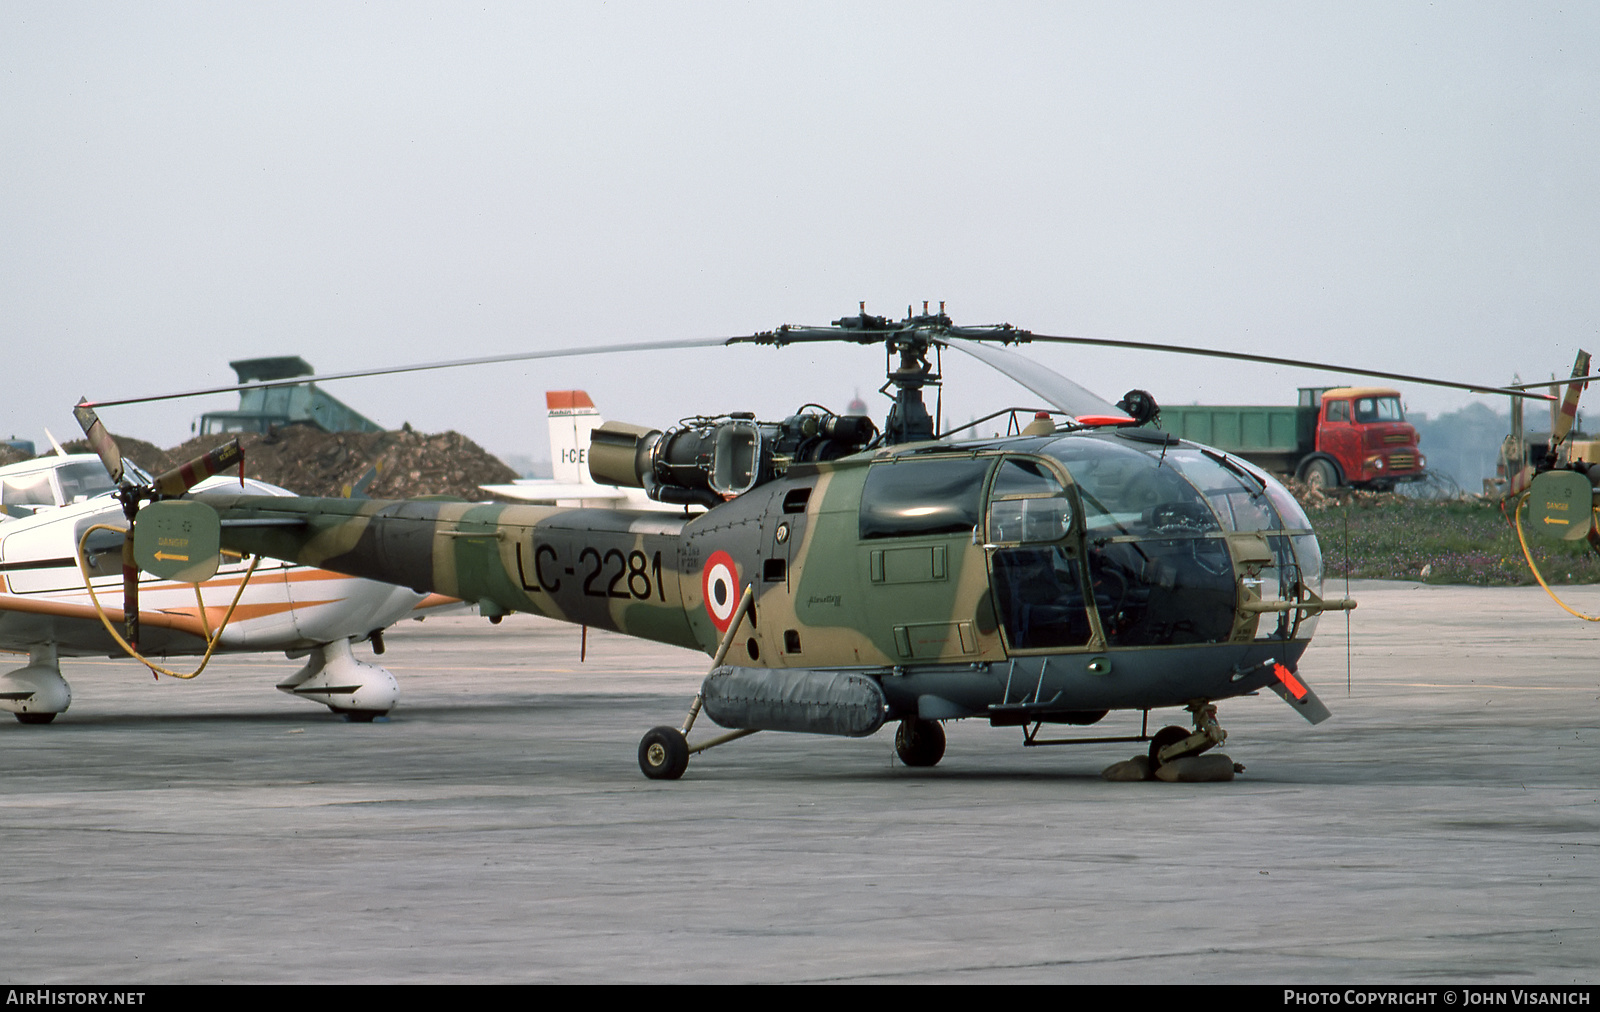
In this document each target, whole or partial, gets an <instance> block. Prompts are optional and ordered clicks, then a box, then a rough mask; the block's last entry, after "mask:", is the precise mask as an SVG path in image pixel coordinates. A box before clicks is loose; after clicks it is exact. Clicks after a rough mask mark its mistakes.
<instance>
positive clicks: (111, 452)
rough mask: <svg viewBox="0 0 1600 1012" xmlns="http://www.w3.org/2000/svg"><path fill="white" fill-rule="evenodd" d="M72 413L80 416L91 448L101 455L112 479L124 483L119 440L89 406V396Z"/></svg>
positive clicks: (80, 421) (79, 422) (101, 459)
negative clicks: (114, 437) (108, 430)
mask: <svg viewBox="0 0 1600 1012" xmlns="http://www.w3.org/2000/svg"><path fill="white" fill-rule="evenodd" d="M72 413H73V414H74V415H76V416H78V424H79V425H81V426H83V435H84V438H85V439H87V440H88V441H89V446H90V448H91V449H93V450H94V452H95V453H98V454H99V455H100V462H101V463H102V464H104V465H105V466H106V470H107V471H109V472H111V480H112V481H113V482H115V483H116V484H118V485H120V484H122V451H120V450H118V449H117V441H116V440H115V439H112V438H111V433H109V432H107V431H106V427H105V426H104V425H103V424H101V422H100V416H99V415H96V414H95V413H94V408H91V407H89V403H88V398H87V397H86V398H84V399H83V400H81V401H79V402H78V406H77V407H75V408H73V409H72Z"/></svg>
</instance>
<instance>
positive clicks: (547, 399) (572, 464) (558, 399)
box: [544, 390, 604, 485]
mask: <svg viewBox="0 0 1600 1012" xmlns="http://www.w3.org/2000/svg"><path fill="white" fill-rule="evenodd" d="M544 403H545V407H546V408H547V409H548V410H549V412H550V471H551V476H552V477H553V478H554V479H555V480H556V481H557V482H560V483H562V484H570V485H593V484H594V483H595V480H594V479H593V478H591V477H590V476H589V434H590V433H591V432H593V431H594V430H595V429H597V428H599V427H600V423H601V422H602V421H604V419H602V418H601V417H600V411H599V409H597V408H596V407H595V406H594V401H592V400H590V399H589V395H588V394H587V393H585V392H584V391H582V390H547V391H545V395H544Z"/></svg>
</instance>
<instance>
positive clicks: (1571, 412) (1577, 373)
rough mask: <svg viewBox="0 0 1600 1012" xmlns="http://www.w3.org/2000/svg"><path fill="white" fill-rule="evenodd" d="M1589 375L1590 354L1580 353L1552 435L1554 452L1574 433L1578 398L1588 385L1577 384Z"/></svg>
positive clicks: (1573, 366) (1551, 441) (1551, 442)
mask: <svg viewBox="0 0 1600 1012" xmlns="http://www.w3.org/2000/svg"><path fill="white" fill-rule="evenodd" d="M1588 373H1589V353H1588V352H1586V351H1580V352H1578V360H1577V361H1576V362H1574V363H1573V365H1572V380H1569V381H1568V382H1567V393H1566V396H1564V397H1562V398H1561V411H1560V413H1559V414H1557V415H1556V420H1555V425H1554V427H1553V429H1552V431H1551V433H1550V447H1551V450H1552V451H1554V449H1555V447H1557V446H1560V445H1561V444H1562V443H1563V442H1565V441H1566V438H1567V435H1568V434H1569V433H1570V432H1572V424H1573V422H1574V421H1575V420H1576V419H1577V417H1578V397H1579V396H1580V395H1581V394H1582V393H1583V388H1584V387H1586V386H1588V384H1587V383H1581V382H1576V381H1578V380H1580V379H1582V378H1583V377H1584V376H1587V375H1588Z"/></svg>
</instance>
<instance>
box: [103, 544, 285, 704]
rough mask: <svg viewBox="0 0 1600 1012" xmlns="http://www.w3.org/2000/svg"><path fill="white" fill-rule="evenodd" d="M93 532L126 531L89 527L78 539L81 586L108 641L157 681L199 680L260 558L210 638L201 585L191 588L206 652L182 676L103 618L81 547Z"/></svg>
mask: <svg viewBox="0 0 1600 1012" xmlns="http://www.w3.org/2000/svg"><path fill="white" fill-rule="evenodd" d="M94 531H116V532H117V533H118V534H121V535H122V536H123V537H127V534H128V529H127V528H126V527H113V526H111V525H110V524H92V525H90V526H89V527H87V528H85V529H84V532H83V536H82V537H80V538H78V549H77V560H78V572H79V573H81V574H82V575H83V585H84V587H85V588H86V589H87V590H88V591H89V600H91V601H93V602H94V611H95V614H96V615H99V616H100V622H101V624H102V625H104V626H105V627H106V632H108V633H110V634H111V638H112V639H114V640H116V641H117V645H118V646H120V647H122V649H123V651H124V652H125V653H127V655H128V656H129V657H132V658H133V659H134V660H136V661H138V662H139V663H140V664H143V665H144V666H145V667H147V668H149V669H150V670H151V672H153V673H154V674H155V675H157V676H158V677H159V676H161V675H169V676H171V677H173V678H194V677H196V676H198V675H199V674H200V672H202V671H204V670H205V669H206V665H207V664H210V663H211V654H212V653H213V652H214V651H215V650H216V649H217V644H218V643H220V642H222V631H223V630H224V629H226V628H228V620H229V619H231V618H233V610H234V609H235V608H237V607H238V606H239V601H240V600H241V599H242V598H243V597H244V589H245V588H246V587H248V586H249V585H250V577H252V576H254V575H255V572H256V567H257V566H259V565H260V564H261V556H259V555H257V556H256V557H255V558H254V559H253V560H252V561H251V563H250V568H249V569H248V570H246V571H245V574H244V579H243V580H240V581H239V592H238V593H237V594H234V595H233V603H232V604H230V605H228V610H227V612H226V613H225V614H224V615H223V616H222V624H221V625H220V626H218V627H217V632H216V635H215V636H213V635H212V634H211V620H210V618H209V616H207V615H206V602H205V598H203V597H201V596H200V585H199V584H198V583H197V584H195V585H194V599H195V601H196V602H197V603H198V604H199V606H200V628H201V629H202V630H203V631H204V632H205V640H206V652H205V656H204V657H202V658H201V659H200V666H199V667H198V668H195V669H194V670H193V671H191V672H189V673H188V674H187V675H185V674H183V673H181V672H177V671H173V670H171V669H169V668H164V667H162V666H161V665H159V664H157V663H155V662H154V661H152V660H150V659H149V658H147V657H145V656H144V655H143V654H141V653H140V652H139V651H137V650H135V649H134V648H133V646H132V645H130V644H129V643H128V641H127V640H125V639H123V638H122V634H121V633H119V632H117V627H116V626H115V625H113V624H112V622H111V619H109V618H107V617H106V610H105V608H104V607H102V606H101V604H100V595H98V594H96V593H95V592H94V581H93V580H91V579H90V578H89V565H88V563H87V562H86V561H85V558H84V545H85V544H87V543H88V541H89V535H90V534H91V533H93V532H94ZM127 606H128V602H126V601H124V602H123V612H124V614H126V612H127Z"/></svg>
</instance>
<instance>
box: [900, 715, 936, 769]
mask: <svg viewBox="0 0 1600 1012" xmlns="http://www.w3.org/2000/svg"><path fill="white" fill-rule="evenodd" d="M894 750H895V752H897V753H898V754H899V756H900V761H901V762H903V763H905V764H906V765H907V766H936V765H938V763H939V760H940V759H943V758H944V727H943V726H942V725H941V724H940V723H939V722H938V721H936V720H920V719H912V720H902V721H901V722H900V730H898V731H896V732H895V733H894Z"/></svg>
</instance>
